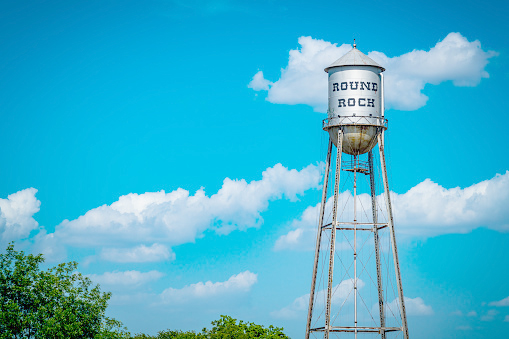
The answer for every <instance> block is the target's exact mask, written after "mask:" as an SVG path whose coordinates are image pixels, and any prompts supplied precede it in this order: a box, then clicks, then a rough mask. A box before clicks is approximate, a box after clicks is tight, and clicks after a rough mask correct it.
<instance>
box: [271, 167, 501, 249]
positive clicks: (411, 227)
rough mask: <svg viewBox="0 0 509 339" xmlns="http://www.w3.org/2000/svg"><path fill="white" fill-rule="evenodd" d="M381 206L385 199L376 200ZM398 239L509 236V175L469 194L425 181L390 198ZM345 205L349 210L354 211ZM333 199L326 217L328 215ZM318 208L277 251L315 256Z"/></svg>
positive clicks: (347, 196) (364, 200)
mask: <svg viewBox="0 0 509 339" xmlns="http://www.w3.org/2000/svg"><path fill="white" fill-rule="evenodd" d="M358 197H359V201H360V205H362V206H370V205H371V202H370V197H369V195H367V194H360V195H358ZM377 199H378V201H379V202H380V204H383V195H380V196H378V197H377ZM391 199H392V205H393V213H394V219H395V224H396V228H397V231H398V234H402V235H406V236H416V237H430V236H436V235H440V234H447V233H467V232H470V231H472V230H473V229H475V228H478V227H488V228H490V229H493V230H497V231H501V232H506V231H509V223H508V220H509V209H507V206H508V205H509V171H506V173H504V174H502V175H500V174H497V175H496V176H495V177H493V178H492V179H489V180H485V181H482V182H480V183H477V184H474V185H472V186H469V187H466V188H459V187H455V188H450V189H446V188H444V187H442V186H440V185H439V184H437V183H434V182H433V181H431V180H429V179H426V180H425V181H423V182H421V183H419V184H418V185H416V186H415V187H412V188H411V189H410V190H409V191H408V192H406V193H403V194H397V193H394V192H391ZM352 200H353V198H352V194H351V193H350V192H349V191H345V192H342V193H340V201H348V204H350V205H351V204H352ZM350 205H347V206H346V208H345V210H351V209H352V207H351V206H350ZM331 207H332V198H330V199H329V200H328V201H327V204H326V208H325V215H330V210H331ZM319 208H320V204H316V205H315V206H310V207H308V208H306V209H305V210H304V212H303V213H302V215H301V216H300V217H299V218H297V219H295V220H293V221H292V222H291V226H290V227H291V230H290V231H289V232H288V233H287V234H285V235H282V236H281V237H279V239H277V240H276V243H275V245H274V249H275V250H285V249H289V250H311V249H313V248H314V246H315V238H316V227H317V220H318V213H319Z"/></svg>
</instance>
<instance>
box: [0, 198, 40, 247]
mask: <svg viewBox="0 0 509 339" xmlns="http://www.w3.org/2000/svg"><path fill="white" fill-rule="evenodd" d="M36 193H37V190H36V189H35V188H27V189H24V190H21V191H19V192H16V193H13V194H10V195H9V196H8V197H7V199H0V244H6V243H8V242H10V241H13V240H19V239H24V238H26V237H28V236H29V234H30V232H31V231H33V230H35V229H37V228H38V226H39V224H38V223H37V221H35V219H34V218H33V215H34V214H35V213H37V212H39V208H40V206H41V202H40V201H39V200H38V199H37V198H36V197H35V194H36Z"/></svg>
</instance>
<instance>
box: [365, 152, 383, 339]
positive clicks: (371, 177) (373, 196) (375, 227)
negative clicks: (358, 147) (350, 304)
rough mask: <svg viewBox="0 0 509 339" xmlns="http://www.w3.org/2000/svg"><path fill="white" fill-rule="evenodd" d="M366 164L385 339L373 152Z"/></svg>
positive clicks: (381, 317) (381, 320)
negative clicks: (367, 165)
mask: <svg viewBox="0 0 509 339" xmlns="http://www.w3.org/2000/svg"><path fill="white" fill-rule="evenodd" d="M368 164H369V183H370V186H371V211H372V213H373V238H374V240H375V260H376V281H377V285H378V311H379V313H380V327H381V328H382V330H381V331H380V335H381V338H382V339H385V331H384V330H383V328H384V327H385V309H384V297H383V288H382V269H381V265H380V243H379V238H378V225H377V224H378V212H377V209H376V187H375V171H374V166H373V152H372V151H369V153H368Z"/></svg>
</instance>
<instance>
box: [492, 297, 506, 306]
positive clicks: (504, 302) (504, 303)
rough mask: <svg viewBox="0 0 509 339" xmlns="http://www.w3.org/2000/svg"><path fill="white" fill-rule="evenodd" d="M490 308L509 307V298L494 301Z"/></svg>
mask: <svg viewBox="0 0 509 339" xmlns="http://www.w3.org/2000/svg"><path fill="white" fill-rule="evenodd" d="M489 305H490V306H509V297H507V298H504V299H502V300H499V301H492V302H490V303H489Z"/></svg>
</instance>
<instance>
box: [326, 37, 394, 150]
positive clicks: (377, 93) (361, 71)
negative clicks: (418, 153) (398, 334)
mask: <svg viewBox="0 0 509 339" xmlns="http://www.w3.org/2000/svg"><path fill="white" fill-rule="evenodd" d="M384 70H385V69H384V68H383V67H382V66H380V65H379V64H377V63H376V62H375V61H373V60H372V59H371V58H369V57H368V56H366V55H365V54H364V53H362V52H361V51H359V50H358V49H357V47H356V45H355V44H354V47H353V49H352V50H351V51H350V52H348V53H346V54H345V55H344V56H343V57H341V58H339V59H338V60H336V61H335V62H333V63H332V64H331V65H330V66H328V67H327V68H325V72H327V73H328V74H329V109H328V111H327V115H328V118H327V119H325V120H324V124H323V129H324V130H326V131H328V132H329V135H330V137H331V138H332V141H333V142H334V144H335V145H336V146H337V139H338V129H339V128H341V129H342V130H343V144H342V147H343V152H344V153H347V154H351V155H359V154H364V153H366V152H369V151H370V150H371V149H372V148H373V147H375V145H376V143H377V136H378V134H379V133H380V132H381V130H382V129H383V128H385V119H384V117H383V116H384V114H383V109H384V108H383V75H382V72H383V71H384Z"/></svg>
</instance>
